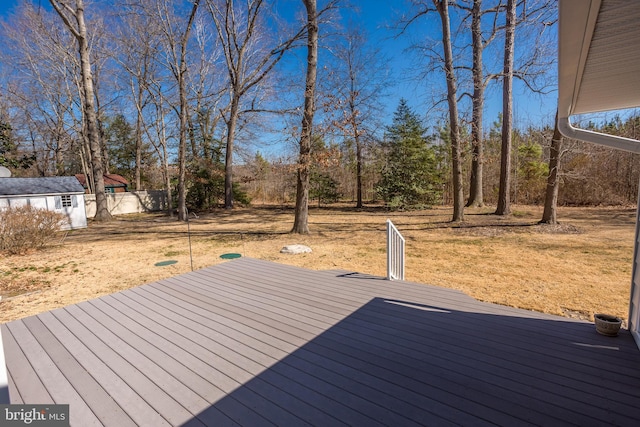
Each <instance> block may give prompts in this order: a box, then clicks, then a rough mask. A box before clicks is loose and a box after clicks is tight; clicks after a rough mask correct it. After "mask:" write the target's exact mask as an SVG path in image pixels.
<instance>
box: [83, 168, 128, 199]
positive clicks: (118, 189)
mask: <svg viewBox="0 0 640 427" xmlns="http://www.w3.org/2000/svg"><path fill="white" fill-rule="evenodd" d="M76 178H78V181H80V184H82V186H83V187H84V189H85V191H86V193H88V194H90V193H91V191H90V189H89V185H88V184H87V177H86V175H85V174H82V173H79V174H76ZM128 191H129V181H127V179H126V178H125V177H123V176H122V175H118V174H116V173H106V174H104V192H105V193H107V194H114V193H126V192H128Z"/></svg>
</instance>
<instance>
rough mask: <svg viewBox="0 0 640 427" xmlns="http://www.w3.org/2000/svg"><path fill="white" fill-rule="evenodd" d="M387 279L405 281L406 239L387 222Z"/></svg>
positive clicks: (389, 221)
mask: <svg viewBox="0 0 640 427" xmlns="http://www.w3.org/2000/svg"><path fill="white" fill-rule="evenodd" d="M387 279H388V280H404V237H402V234H400V232H399V231H398V229H397V228H396V226H395V225H393V223H392V222H391V220H390V219H388V220H387Z"/></svg>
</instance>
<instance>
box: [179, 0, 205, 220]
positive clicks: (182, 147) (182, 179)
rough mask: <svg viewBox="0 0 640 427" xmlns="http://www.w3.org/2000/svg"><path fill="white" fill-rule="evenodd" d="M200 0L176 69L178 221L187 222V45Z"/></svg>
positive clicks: (190, 16)
mask: <svg viewBox="0 0 640 427" xmlns="http://www.w3.org/2000/svg"><path fill="white" fill-rule="evenodd" d="M199 1H200V0H195V1H194V2H193V6H192V8H191V14H190V15H189V21H188V22H187V28H185V31H184V34H183V35H182V40H181V42H180V64H179V68H178V91H179V92H180V141H179V146H178V220H179V221H187V220H188V218H187V202H186V200H187V188H186V175H187V159H186V157H187V121H188V120H187V114H188V111H189V105H188V103H187V83H186V78H187V43H188V42H189V34H190V33H191V26H192V24H193V21H194V19H195V15H196V12H197V11H198V4H199Z"/></svg>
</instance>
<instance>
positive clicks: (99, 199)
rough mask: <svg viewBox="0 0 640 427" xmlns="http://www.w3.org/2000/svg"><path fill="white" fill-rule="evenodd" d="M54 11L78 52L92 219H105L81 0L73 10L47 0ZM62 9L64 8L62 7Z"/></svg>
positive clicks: (98, 148)
mask: <svg viewBox="0 0 640 427" xmlns="http://www.w3.org/2000/svg"><path fill="white" fill-rule="evenodd" d="M49 2H50V3H51V5H52V6H53V8H54V9H55V11H56V12H57V13H58V15H59V16H60V18H62V21H63V22H64V24H65V26H66V27H67V29H68V30H69V31H70V32H71V33H72V34H73V36H74V37H75V38H76V40H77V41H78V53H79V55H80V73H81V78H82V89H83V90H82V94H83V102H82V106H83V109H84V114H85V126H84V128H85V130H86V132H87V139H88V140H89V149H90V151H91V166H92V172H93V180H94V183H95V195H96V216H95V218H94V219H95V220H96V221H108V220H110V219H111V214H110V213H109V209H108V207H107V196H106V194H105V193H104V166H103V163H102V144H101V143H100V132H99V129H98V117H97V114H96V110H95V98H94V97H95V93H94V90H93V76H92V73H91V58H90V57H89V45H88V41H87V27H86V24H85V21H84V1H83V0H76V7H75V10H74V9H73V8H72V7H71V6H70V5H68V4H67V3H65V2H63V1H62V0H49ZM63 9H64V10H63ZM67 12H68V13H69V14H70V15H71V16H72V17H73V18H74V19H75V21H76V25H73V24H72V23H71V21H70V20H69V18H68V16H67Z"/></svg>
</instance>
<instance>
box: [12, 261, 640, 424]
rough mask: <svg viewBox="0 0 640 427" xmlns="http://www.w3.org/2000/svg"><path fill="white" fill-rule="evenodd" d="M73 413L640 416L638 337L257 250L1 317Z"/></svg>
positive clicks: (536, 420) (29, 368)
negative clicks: (17, 316) (316, 267)
mask: <svg viewBox="0 0 640 427" xmlns="http://www.w3.org/2000/svg"><path fill="white" fill-rule="evenodd" d="M1 330H2V341H3V342H4V353H5V355H6V364H7V372H8V389H9V395H10V400H11V403H44V404H49V403H66V404H69V405H70V411H71V413H70V415H71V421H72V425H77V426H83V427H85V426H90V425H113V426H118V427H120V426H127V425H153V426H162V425H167V426H168V425H174V426H177V425H184V426H187V425H188V426H202V425H209V426H214V425H215V426H226V425H244V426H263V425H271V424H273V425H280V426H294V425H295V426H299V425H316V426H333V425H357V426H375V425H393V426H410V425H429V426H431V425H473V426H481V425H502V426H509V427H511V426H523V425H553V426H556V425H580V426H601V425H619V426H634V427H635V426H637V425H640V352H639V351H638V349H637V347H636V346H635V343H634V342H633V339H632V338H631V336H630V334H629V333H628V332H627V331H623V332H622V333H621V335H620V336H618V337H616V338H610V337H604V336H601V335H598V334H597V333H596V332H595V328H594V326H593V324H591V323H586V322H582V321H576V320H572V319H566V318H562V317H557V316H550V315H545V314H541V313H535V312H530V311H525V310H518V309H514V308H510V307H504V306H499V305H495V304H486V303H480V302H478V301H476V300H474V299H472V298H470V297H469V296H467V295H465V294H463V293H462V292H459V291H455V290H450V289H443V288H438V287H434V286H428V285H420V284H415V283H410V282H388V281H385V280H380V278H377V277H371V276H367V275H364V274H359V273H345V272H336V271H332V272H316V271H310V270H305V269H300V268H296V267H291V266H285V265H281V264H276V263H271V262H266V261H259V260H255V259H249V258H241V259H238V260H234V261H230V262H226V263H223V264H220V265H216V266H214V267H210V268H206V269H203V270H199V271H195V272H192V273H188V274H184V275H181V276H177V277H174V278H171V279H166V280H162V281H160V282H156V283H151V284H148V285H143V286H140V287H137V288H132V289H129V290H126V291H123V292H119V293H116V294H112V295H108V296H105V297H101V298H97V299H95V300H91V301H86V302H83V303H79V304H75V305H72V306H68V307H65V308H62V309H58V310H53V311H51V312H46V313H42V314H40V315H37V316H32V317H28V318H25V319H21V320H17V321H14V322H9V323H7V324H4V325H2V329H1Z"/></svg>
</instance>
